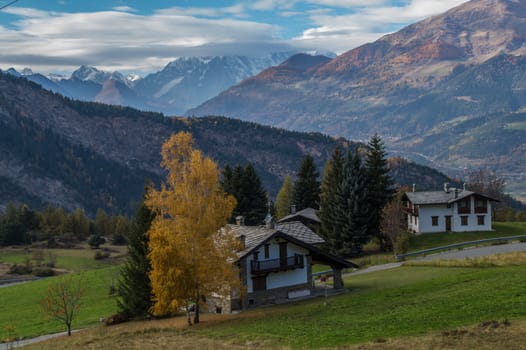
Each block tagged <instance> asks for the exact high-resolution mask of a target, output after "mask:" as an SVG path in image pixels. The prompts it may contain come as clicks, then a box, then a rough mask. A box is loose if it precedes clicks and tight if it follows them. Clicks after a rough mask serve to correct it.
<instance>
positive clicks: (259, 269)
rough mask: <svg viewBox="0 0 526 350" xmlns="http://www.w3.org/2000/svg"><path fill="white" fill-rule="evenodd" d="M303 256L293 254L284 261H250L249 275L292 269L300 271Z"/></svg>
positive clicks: (302, 265) (302, 264)
mask: <svg viewBox="0 0 526 350" xmlns="http://www.w3.org/2000/svg"><path fill="white" fill-rule="evenodd" d="M303 260H304V259H303V255H300V254H295V255H294V256H289V257H287V258H284V259H270V260H252V261H251V266H250V267H251V273H252V274H255V275H257V274H265V273H269V272H278V271H286V270H294V269H302V268H303V267H304V263H303Z"/></svg>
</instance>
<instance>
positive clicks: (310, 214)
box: [278, 208, 320, 223]
mask: <svg viewBox="0 0 526 350" xmlns="http://www.w3.org/2000/svg"><path fill="white" fill-rule="evenodd" d="M316 213H317V210H316V209H312V208H305V209H303V210H300V211H298V212H297V213H295V214H289V215H287V216H285V217H283V218H281V219H279V220H278V222H285V221H292V220H299V217H304V218H306V219H309V220H312V221H315V222H318V223H319V222H320V218H319V217H318V215H317V214H316Z"/></svg>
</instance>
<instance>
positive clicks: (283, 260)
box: [279, 242, 287, 268]
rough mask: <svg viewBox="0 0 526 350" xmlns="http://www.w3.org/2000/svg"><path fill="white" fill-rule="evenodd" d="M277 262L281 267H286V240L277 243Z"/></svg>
mask: <svg viewBox="0 0 526 350" xmlns="http://www.w3.org/2000/svg"><path fill="white" fill-rule="evenodd" d="M279 264H280V266H281V267H282V268H286V267H287V242H281V243H280V244H279Z"/></svg>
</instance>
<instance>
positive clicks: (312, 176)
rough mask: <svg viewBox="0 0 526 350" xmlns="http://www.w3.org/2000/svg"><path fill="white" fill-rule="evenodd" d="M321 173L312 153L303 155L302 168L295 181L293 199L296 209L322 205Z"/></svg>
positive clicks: (316, 207) (314, 207)
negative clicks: (319, 179)
mask: <svg viewBox="0 0 526 350" xmlns="http://www.w3.org/2000/svg"><path fill="white" fill-rule="evenodd" d="M319 176H320V174H319V173H318V169H316V166H315V165H314V159H313V158H312V156H310V155H308V154H307V155H306V156H305V157H303V161H302V162H301V166H300V169H299V170H298V173H297V175H296V182H295V183H294V193H293V201H294V203H293V204H295V205H296V209H298V210H302V209H305V208H313V209H318V208H319V205H320V183H319V181H318V178H319Z"/></svg>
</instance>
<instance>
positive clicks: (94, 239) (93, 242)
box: [88, 235, 106, 249]
mask: <svg viewBox="0 0 526 350" xmlns="http://www.w3.org/2000/svg"><path fill="white" fill-rule="evenodd" d="M104 243H106V239H105V238H104V237H102V236H101V235H92V236H90V238H89V239H88V244H89V246H90V247H91V249H99V246H100V245H101V244H104Z"/></svg>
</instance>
